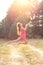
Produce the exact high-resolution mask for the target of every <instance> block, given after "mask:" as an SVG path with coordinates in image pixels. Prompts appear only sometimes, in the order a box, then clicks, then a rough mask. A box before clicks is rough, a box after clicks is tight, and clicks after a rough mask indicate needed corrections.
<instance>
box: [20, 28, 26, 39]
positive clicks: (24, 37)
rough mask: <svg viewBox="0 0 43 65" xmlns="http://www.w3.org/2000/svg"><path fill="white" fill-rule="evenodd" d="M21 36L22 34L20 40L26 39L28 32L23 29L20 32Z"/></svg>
mask: <svg viewBox="0 0 43 65" xmlns="http://www.w3.org/2000/svg"><path fill="white" fill-rule="evenodd" d="M20 32H21V34H20V38H21V39H26V30H25V29H24V28H23V29H21V30H20Z"/></svg>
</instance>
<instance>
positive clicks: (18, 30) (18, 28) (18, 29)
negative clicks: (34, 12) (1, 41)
mask: <svg viewBox="0 0 43 65" xmlns="http://www.w3.org/2000/svg"><path fill="white" fill-rule="evenodd" d="M21 26H22V23H20V22H18V23H17V32H18V34H20V30H21Z"/></svg>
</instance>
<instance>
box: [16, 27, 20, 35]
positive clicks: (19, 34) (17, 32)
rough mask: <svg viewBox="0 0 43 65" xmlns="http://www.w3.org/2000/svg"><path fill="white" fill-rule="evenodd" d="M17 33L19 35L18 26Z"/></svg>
mask: <svg viewBox="0 0 43 65" xmlns="http://www.w3.org/2000/svg"><path fill="white" fill-rule="evenodd" d="M17 34H18V35H20V32H19V28H18V27H17Z"/></svg>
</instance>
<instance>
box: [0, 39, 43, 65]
mask: <svg viewBox="0 0 43 65" xmlns="http://www.w3.org/2000/svg"><path fill="white" fill-rule="evenodd" d="M7 42H8V41H7V40H2V39H0V65H43V39H29V40H28V44H19V45H17V44H15V42H12V43H14V44H7ZM9 43H10V42H9Z"/></svg>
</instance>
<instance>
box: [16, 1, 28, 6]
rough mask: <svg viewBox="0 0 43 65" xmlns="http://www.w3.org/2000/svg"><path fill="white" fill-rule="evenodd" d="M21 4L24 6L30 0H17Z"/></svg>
mask: <svg viewBox="0 0 43 65" xmlns="http://www.w3.org/2000/svg"><path fill="white" fill-rule="evenodd" d="M16 2H17V3H18V4H19V5H21V6H24V5H27V4H28V0H17V1H16Z"/></svg>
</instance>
